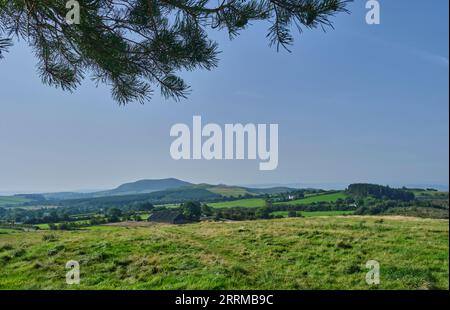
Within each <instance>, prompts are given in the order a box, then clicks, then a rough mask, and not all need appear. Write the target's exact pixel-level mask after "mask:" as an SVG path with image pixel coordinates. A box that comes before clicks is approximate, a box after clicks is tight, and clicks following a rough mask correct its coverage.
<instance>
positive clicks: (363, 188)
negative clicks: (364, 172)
mask: <svg viewBox="0 0 450 310" xmlns="http://www.w3.org/2000/svg"><path fill="white" fill-rule="evenodd" d="M347 193H349V194H350V195H352V196H354V197H358V198H364V197H373V198H376V199H390V200H400V201H411V200H414V198H415V197H414V194H413V193H411V192H409V191H406V190H403V189H396V188H390V187H389V186H382V185H377V184H366V183H357V184H350V185H349V186H348V188H347Z"/></svg>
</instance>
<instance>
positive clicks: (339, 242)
mask: <svg viewBox="0 0 450 310" xmlns="http://www.w3.org/2000/svg"><path fill="white" fill-rule="evenodd" d="M448 224H449V223H448V221H446V220H428V219H415V218H400V217H384V218H381V217H358V216H350V217H312V218H289V219H278V220H258V221H245V222H225V223H215V222H211V223H206V222H205V223H198V224H189V225H182V226H175V225H152V226H146V227H117V226H95V227H91V228H89V229H85V230H79V231H57V232H49V231H46V232H44V231H37V232H12V231H8V230H5V231H1V232H0V289H77V288H79V289H293V290H299V289H374V288H378V289H448V287H449V283H448V271H449V269H448V267H449V266H448V259H449V245H448V242H449V231H448V228H449V226H448ZM147 225H148V223H147ZM69 260H76V261H78V262H79V263H80V267H81V284H80V285H79V286H69V285H67V284H66V283H65V274H66V272H67V271H66V270H65V264H66V262H67V261H69ZM368 260H377V261H378V262H379V263H380V267H381V284H380V285H379V286H376V287H373V286H372V287H370V286H368V285H367V284H366V282H365V274H366V272H367V270H366V269H365V264H366V262H367V261H368Z"/></svg>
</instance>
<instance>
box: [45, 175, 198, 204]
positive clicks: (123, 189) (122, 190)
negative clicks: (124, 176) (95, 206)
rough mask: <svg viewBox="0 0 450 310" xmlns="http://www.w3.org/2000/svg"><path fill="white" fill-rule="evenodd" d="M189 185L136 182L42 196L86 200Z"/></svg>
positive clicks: (167, 181)
mask: <svg viewBox="0 0 450 310" xmlns="http://www.w3.org/2000/svg"><path fill="white" fill-rule="evenodd" d="M189 185H192V184H191V183H189V182H185V181H182V180H178V179H175V178H167V179H155V180H138V181H135V182H130V183H124V184H121V185H119V186H118V187H116V188H114V189H111V190H105V191H97V192H92V193H76V192H56V193H46V194H44V197H45V198H46V199H48V200H68V199H87V198H97V197H107V196H122V195H135V194H146V193H152V192H156V191H163V190H168V189H174V188H179V187H183V186H189Z"/></svg>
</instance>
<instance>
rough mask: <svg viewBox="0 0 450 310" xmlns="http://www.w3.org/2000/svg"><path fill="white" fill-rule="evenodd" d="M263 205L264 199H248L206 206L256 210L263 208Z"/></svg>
mask: <svg viewBox="0 0 450 310" xmlns="http://www.w3.org/2000/svg"><path fill="white" fill-rule="evenodd" d="M264 203H265V202H264V199H261V198H248V199H238V200H233V201H224V202H215V203H209V204H208V206H210V207H213V208H233V207H246V208H257V207H262V206H264Z"/></svg>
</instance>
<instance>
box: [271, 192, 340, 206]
mask: <svg viewBox="0 0 450 310" xmlns="http://www.w3.org/2000/svg"><path fill="white" fill-rule="evenodd" d="M346 197H347V195H346V194H345V193H344V192H335V193H329V194H318V195H314V196H308V197H305V198H301V199H296V200H291V201H287V202H278V203H275V204H292V205H306V204H312V203H317V202H335V201H336V200H338V199H345V198H346Z"/></svg>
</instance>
